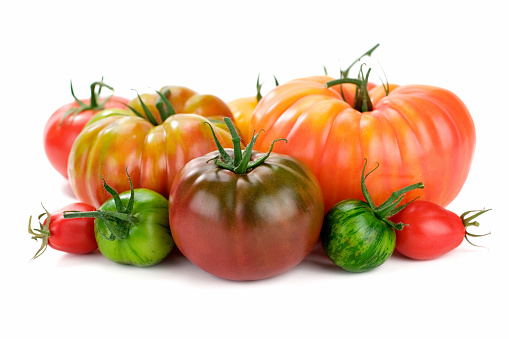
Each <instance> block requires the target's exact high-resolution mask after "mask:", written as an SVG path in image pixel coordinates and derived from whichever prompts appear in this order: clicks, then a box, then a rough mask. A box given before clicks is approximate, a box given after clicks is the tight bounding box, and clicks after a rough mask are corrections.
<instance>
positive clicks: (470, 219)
mask: <svg viewBox="0 0 509 339" xmlns="http://www.w3.org/2000/svg"><path fill="white" fill-rule="evenodd" d="M488 211H491V209H488V210H486V209H482V210H473V211H467V212H465V213H463V214H462V215H461V216H460V218H461V221H462V222H463V226H465V239H466V240H467V241H468V243H469V244H470V245H472V246H476V247H483V246H479V245H476V244H474V243H473V242H471V241H470V239H469V237H484V236H486V235H490V234H491V232H488V233H486V234H473V233H470V232H468V231H467V230H466V229H467V227H470V226H476V227H479V222H477V221H473V220H474V219H475V218H477V217H478V216H480V215H481V214H484V213H486V212H488ZM470 213H475V214H474V215H472V216H470V217H468V218H467V215H469V214H470Z"/></svg>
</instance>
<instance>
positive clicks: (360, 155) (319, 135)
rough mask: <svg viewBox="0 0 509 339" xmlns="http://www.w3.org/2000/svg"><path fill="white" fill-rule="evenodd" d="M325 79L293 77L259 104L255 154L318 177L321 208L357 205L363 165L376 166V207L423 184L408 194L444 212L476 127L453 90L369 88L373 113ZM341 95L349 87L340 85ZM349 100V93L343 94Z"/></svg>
mask: <svg viewBox="0 0 509 339" xmlns="http://www.w3.org/2000/svg"><path fill="white" fill-rule="evenodd" d="M331 80H333V79H332V78H331V77H328V76H315V77H308V78H303V79H296V80H292V81H289V82H287V83H285V84H282V85H279V86H277V87H276V88H274V89H273V90H272V91H270V92H269V93H267V94H266V95H265V96H264V97H263V98H262V99H261V101H260V102H259V104H258V105H257V107H256V109H255V111H254V113H253V117H252V119H251V125H250V126H251V127H250V128H251V130H260V129H264V130H265V133H262V134H260V137H259V138H258V142H257V144H256V145H255V149H267V148H268V147H269V146H270V143H271V142H272V140H274V139H275V138H286V139H287V140H288V143H278V144H276V145H274V152H277V153H282V154H288V155H291V156H294V157H296V158H299V159H301V160H302V161H304V162H305V163H306V164H307V165H308V166H309V167H310V168H311V169H312V171H313V172H314V174H315V175H316V177H317V178H318V180H319V182H320V184H321V186H322V190H323V194H324V198H325V208H326V210H328V209H330V208H331V207H332V206H333V205H334V204H335V203H337V202H339V201H342V200H346V199H362V193H361V191H360V179H359V176H358V173H359V172H360V170H361V169H362V166H363V159H364V158H368V159H370V161H373V162H378V163H380V165H381V170H379V171H377V172H376V173H374V174H373V176H374V178H373V181H375V182H376V184H375V187H372V188H371V194H372V197H373V200H374V201H375V203H376V204H380V203H381V202H382V201H384V200H385V199H386V198H387V196H386V192H393V191H395V190H396V189H397V188H399V187H403V186H407V185H409V184H412V183H415V182H423V183H424V186H425V188H424V190H423V191H420V192H418V193H417V192H411V193H409V194H408V195H407V196H406V197H405V199H404V200H403V203H406V202H409V201H411V200H412V199H414V198H416V197H417V196H418V195H420V196H421V198H422V199H425V200H428V201H432V202H434V203H436V204H438V205H441V206H446V205H447V204H449V203H450V202H451V201H452V200H453V199H454V198H455V197H456V196H457V194H458V193H459V192H460V190H461V188H462V186H463V184H464V183H465V181H466V178H467V176H468V173H469V170H470V166H471V163H472V159H473V154H474V148H475V141H476V138H475V127H474V123H473V120H472V117H471V116H470V113H469V111H468V109H467V108H466V107H465V105H464V103H463V102H462V101H461V100H460V99H459V98H458V97H457V96H456V95H454V94H453V93H452V92H450V91H448V90H445V89H441V88H437V87H433V86H421V85H408V86H397V85H391V86H390V93H389V95H388V96H385V95H384V94H383V92H384V90H383V86H377V87H374V88H372V89H371V90H370V96H371V101H372V103H373V107H374V109H373V110H372V111H368V112H363V113H361V112H360V111H358V110H356V109H354V108H353V107H352V105H351V103H348V102H345V101H344V100H343V99H342V96H341V94H340V85H336V86H332V87H330V88H326V86H325V84H326V83H327V82H329V81H331ZM343 88H344V89H345V90H348V91H349V89H348V88H351V86H350V87H346V86H344V85H343ZM345 97H347V101H349V100H351V99H348V98H351V95H349V94H348V95H345Z"/></svg>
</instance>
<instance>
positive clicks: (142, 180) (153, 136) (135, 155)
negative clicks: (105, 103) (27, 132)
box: [68, 87, 231, 207]
mask: <svg viewBox="0 0 509 339" xmlns="http://www.w3.org/2000/svg"><path fill="white" fill-rule="evenodd" d="M157 93H158V94H157V95H154V96H153V97H152V99H150V95H145V96H139V97H137V98H136V99H135V100H133V101H132V102H131V103H129V107H130V109H124V110H121V109H109V110H103V111H102V112H100V113H98V114H97V115H96V116H95V117H94V118H93V119H91V120H90V122H89V124H87V125H86V126H85V128H84V129H83V131H82V132H81V133H80V135H79V136H78V138H76V141H75V143H74V145H73V147H72V149H71V154H70V156H69V166H68V169H69V183H70V186H71V188H72V190H73V192H74V194H75V195H76V196H77V197H78V199H80V200H81V201H84V202H87V203H89V204H91V205H93V206H96V207H99V206H100V205H101V204H102V203H104V202H105V201H106V200H107V199H108V198H109V196H108V194H107V193H106V192H105V191H104V189H103V187H102V182H101V179H100V177H99V175H102V176H103V177H104V178H105V179H106V181H107V182H108V184H109V185H110V186H111V187H113V188H114V189H115V190H117V191H119V192H124V191H127V190H129V184H128V183H127V182H126V180H125V178H124V174H123V171H124V169H125V168H126V167H127V168H129V173H130V175H131V178H132V181H133V184H134V187H135V188H147V189H150V190H152V191H155V192H157V193H159V194H161V195H163V196H165V197H168V194H169V191H170V187H171V183H172V181H173V178H174V177H175V175H176V174H177V172H178V171H179V170H180V169H181V168H182V167H183V166H184V165H185V164H186V163H187V162H188V161H189V160H191V159H194V158H196V157H198V156H201V155H204V154H207V153H208V152H211V151H212V150H214V149H215V143H214V139H213V137H212V134H211V133H210V130H209V129H208V127H207V125H205V124H204V122H210V123H211V124H212V125H214V126H215V127H214V130H215V131H216V134H217V137H218V138H219V139H220V140H221V141H223V140H224V142H226V143H228V142H230V145H231V141H229V140H228V136H229V135H228V132H227V131H226V130H224V129H222V128H218V127H217V126H220V125H222V124H224V123H223V122H222V121H220V122H219V123H217V122H214V121H215V119H216V118H217V115H221V114H227V115H230V116H231V112H230V111H229V109H227V108H226V110H223V109H224V106H222V105H220V104H218V102H217V100H219V99H214V98H213V97H212V99H211V96H208V97H205V99H204V97H203V96H198V97H197V95H195V94H193V93H194V92H192V91H190V90H188V89H185V88H181V87H172V88H170V90H167V88H163V90H162V91H161V92H157ZM163 93H164V94H163ZM155 96H158V99H155ZM207 98H208V99H207ZM140 99H141V100H142V101H141V102H140V101H139V100H140ZM145 101H147V103H146V104H145ZM138 103H139V105H140V106H141V111H139V107H138V106H137V105H138ZM141 103H143V105H142V104H141ZM224 105H225V106H226V104H224ZM182 107H184V108H182ZM186 107H192V108H193V109H195V112H196V113H188V112H186V113H179V111H178V110H177V109H182V110H186V109H185V108H186ZM218 107H220V108H221V107H222V108H221V109H217V108H218ZM151 110H154V112H152V111H151ZM200 114H203V115H205V116H206V117H211V118H213V119H214V120H209V119H207V118H206V117H205V116H202V115H200Z"/></svg>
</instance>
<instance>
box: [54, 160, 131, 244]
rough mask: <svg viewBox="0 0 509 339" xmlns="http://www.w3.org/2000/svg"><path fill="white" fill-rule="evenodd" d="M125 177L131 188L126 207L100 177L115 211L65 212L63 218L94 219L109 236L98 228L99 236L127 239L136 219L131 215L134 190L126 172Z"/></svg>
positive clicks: (115, 192) (109, 238)
mask: <svg viewBox="0 0 509 339" xmlns="http://www.w3.org/2000/svg"><path fill="white" fill-rule="evenodd" d="M126 173H127V177H128V178H129V184H130V186H131V195H130V197H129V203H128V204H127V206H124V205H123V204H122V200H121V199H120V196H119V194H118V193H117V191H115V190H114V189H113V188H112V187H111V186H109V185H108V184H107V183H106V180H104V178H103V177H102V176H101V179H102V180H103V183H104V189H105V190H106V191H107V192H108V193H109V194H111V196H112V197H113V200H114V201H115V208H116V211H115V212H113V211H104V210H100V209H99V210H97V211H90V212H80V211H65V212H64V218H66V219H70V218H96V219H101V220H102V221H103V223H104V226H105V227H106V229H107V230H108V231H109V233H110V235H109V236H107V235H106V233H105V232H104V230H103V229H101V228H100V227H98V228H97V230H98V231H99V233H100V234H101V236H102V237H103V238H105V239H107V240H111V241H113V240H115V239H119V240H123V239H125V238H127V236H128V235H129V228H130V226H131V225H132V224H133V223H135V222H136V220H137V218H136V216H134V215H133V214H132V211H133V206H134V188H133V182H132V181H131V177H130V176H129V173H128V172H127V168H126Z"/></svg>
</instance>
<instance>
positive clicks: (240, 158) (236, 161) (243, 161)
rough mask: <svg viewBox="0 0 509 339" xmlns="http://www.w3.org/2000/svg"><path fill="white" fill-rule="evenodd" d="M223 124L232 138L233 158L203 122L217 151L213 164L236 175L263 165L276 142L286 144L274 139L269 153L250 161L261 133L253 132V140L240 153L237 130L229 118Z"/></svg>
mask: <svg viewBox="0 0 509 339" xmlns="http://www.w3.org/2000/svg"><path fill="white" fill-rule="evenodd" d="M224 122H225V123H226V126H227V127H228V130H229V131H230V134H231V136H232V142H233V157H231V156H230V155H229V154H228V153H227V152H226V151H225V150H224V148H223V146H221V143H220V142H219V140H218V139H217V136H216V133H215V132H214V128H212V125H211V124H210V123H208V122H205V123H206V124H207V125H209V127H210V130H211V131H212V135H213V137H214V141H215V143H216V146H217V149H218V151H219V156H217V157H215V158H214V159H213V160H214V164H216V165H217V166H218V167H221V168H224V169H227V170H230V171H232V172H234V173H236V174H244V173H246V172H247V171H248V170H250V169H252V168H254V167H256V166H258V165H260V164H261V163H263V162H264V161H265V160H266V159H267V158H268V157H269V156H270V153H271V152H272V148H273V147H274V143H275V142H276V141H280V140H284V141H286V142H288V141H287V140H286V139H276V140H274V141H272V144H271V145H270V149H269V152H268V153H266V154H265V155H264V156H262V157H260V158H258V159H256V160H253V161H251V155H252V153H253V147H254V144H255V142H256V139H257V138H258V135H259V134H260V132H261V131H259V132H258V133H256V134H255V132H256V131H253V138H252V139H251V142H250V143H249V144H248V145H247V146H246V148H245V149H244V151H242V147H241V144H240V136H239V134H238V133H237V130H236V129H235V126H234V125H233V122H232V121H231V119H230V118H228V117H226V118H224Z"/></svg>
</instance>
